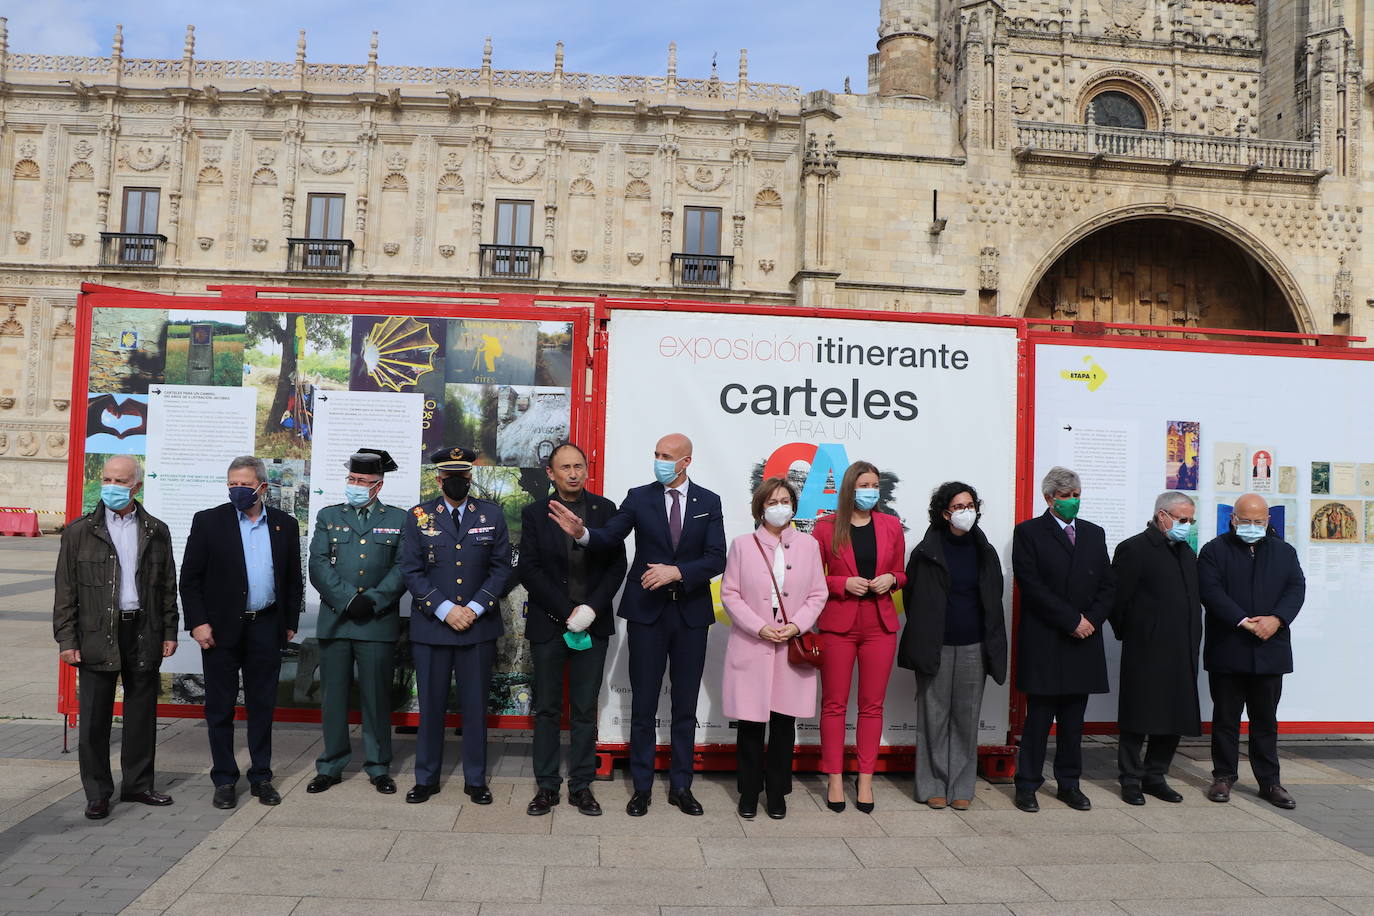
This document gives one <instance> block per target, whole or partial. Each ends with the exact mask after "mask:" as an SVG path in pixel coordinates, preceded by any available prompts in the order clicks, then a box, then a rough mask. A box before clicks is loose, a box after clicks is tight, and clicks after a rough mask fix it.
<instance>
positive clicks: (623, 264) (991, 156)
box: [0, 0, 1371, 510]
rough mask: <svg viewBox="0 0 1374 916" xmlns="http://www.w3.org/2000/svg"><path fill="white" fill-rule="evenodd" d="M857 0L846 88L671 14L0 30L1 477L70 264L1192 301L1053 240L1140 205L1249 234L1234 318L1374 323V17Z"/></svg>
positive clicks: (409, 281) (36, 424) (825, 294)
mask: <svg viewBox="0 0 1374 916" xmlns="http://www.w3.org/2000/svg"><path fill="white" fill-rule="evenodd" d="M1257 3H1267V4H1268V5H1267V7H1266V8H1264V9H1263V10H1261V9H1260V8H1259V7H1258V6H1257ZM876 6H878V7H879V8H878V9H877V10H875V12H877V13H878V17H877V19H878V30H877V31H878V34H877V43H876V48H875V52H874V54H873V55H872V56H871V57H870V60H869V86H868V91H867V92H866V93H863V94H859V93H852V92H849V91H846V92H844V93H840V94H832V93H831V92H827V91H817V92H810V93H805V94H804V93H803V92H802V91H801V90H799V89H796V88H794V87H789V86H780V85H771V84H762V83H755V82H752V81H750V80H749V77H748V59H747V55H745V54H744V53H741V55H740V60H739V69H738V73H737V75H734V77H733V79H732V80H730V81H728V82H727V81H725V80H723V79H722V78H721V77H720V76H719V75H718V74H716V73H714V72H713V73H712V74H710V75H709V76H707V77H704V78H702V77H691V78H688V77H680V76H679V75H678V73H677V65H676V59H675V51H674V50H673V49H672V48H671V47H670V48H669V50H668V55H667V61H666V68H665V72H664V74H663V75H661V76H605V75H598V74H588V73H578V72H573V71H568V70H565V69H564V66H563V64H564V54H563V48H562V45H561V44H560V45H558V46H557V47H556V49H555V51H554V55H553V67H552V69H551V70H548V71H513V70H502V69H496V68H495V67H494V66H493V58H494V54H493V50H492V48H491V46H490V43H488V45H487V47H486V49H485V51H484V54H483V57H482V60H481V61H480V65H479V66H475V67H466V68H465V67H437V68H425V67H409V66H404V65H390V64H382V63H380V61H379V55H378V44H377V40H376V37H375V35H374V38H373V41H372V44H371V47H370V49H369V52H368V54H367V58H366V61H365V62H364V63H355V64H323V63H315V62H313V61H310V60H309V59H308V56H307V49H306V41H305V35H304V33H302V35H301V38H300V41H299V42H298V44H297V47H296V54H295V58H294V60H291V61H281V62H274V61H212V60H201V59H198V58H197V57H196V56H195V41H194V37H195V36H194V32H193V31H192V30H188V32H187V37H186V43H185V50H184V54H183V57H182V58H181V59H180V60H147V59H136V58H126V57H125V56H124V39H123V35H122V33H120V32H116V35H115V38H114V42H113V44H112V47H111V53H110V54H109V56H104V57H69V56H57V55H46V54H41V53H11V52H10V51H9V48H8V39H7V36H5V34H4V32H3V28H0V170H2V171H3V173H4V174H6V175H7V176H8V183H7V185H6V188H7V189H8V193H6V194H3V195H0V222H3V225H0V442H7V443H9V444H8V446H3V447H0V448H3V449H5V450H4V451H0V481H3V482H5V483H7V484H9V488H10V490H11V492H15V493H24V494H26V496H25V498H24V499H23V500H21V501H24V502H29V503H33V504H36V505H38V506H39V507H41V508H44V509H48V510H60V508H61V505H62V497H63V492H64V486H65V475H64V456H65V449H66V439H65V435H66V431H67V419H68V414H67V413H66V410H67V409H68V404H67V400H66V399H67V398H68V397H69V395H68V394H67V392H68V390H69V384H70V378H69V377H70V371H71V362H72V353H71V335H72V331H73V329H72V326H71V320H70V314H69V313H70V311H71V306H72V305H73V303H74V301H75V296H76V291H77V289H78V287H79V285H80V283H81V282H83V281H91V282H99V283H106V284H110V285H117V286H125V287H133V288H141V289H153V290H161V291H181V292H199V291H202V290H203V289H204V287H205V286H206V285H207V284H213V283H220V284H272V285H285V284H289V283H293V282H300V283H302V284H303V285H313V286H319V285H333V286H350V287H363V288H366V287H374V288H375V287H391V288H413V289H417V290H426V289H446V290H455V289H456V290H493V289H505V290H513V291H525V292H536V293H545V294H551V293H561V294H598V293H609V294H612V295H625V296H651V297H662V296H674V295H676V296H682V297H686V298H694V299H703V298H704V299H716V300H722V301H727V300H728V301H743V302H747V303H751V304H755V305H759V306H769V305H789V304H800V305H804V306H819V307H849V308H864V309H910V310H934V311H942V312H964V313H969V312H983V313H989V314H1011V315H1019V314H1032V315H1048V316H1050V317H1065V318H1067V317H1073V316H1075V315H1078V314H1080V311H1081V309H1082V308H1083V303H1084V301H1086V299H1085V296H1086V295H1087V293H1089V292H1094V291H1095V296H1094V299H1093V301H1094V302H1095V303H1096V305H1095V306H1094V308H1095V309H1096V310H1095V311H1094V312H1093V314H1094V315H1096V316H1098V317H1104V316H1103V315H1102V314H1099V313H1100V312H1102V309H1103V308H1104V307H1103V306H1102V305H1101V303H1104V302H1108V303H1110V305H1109V306H1106V307H1105V308H1106V314H1105V317H1107V318H1112V317H1116V318H1118V319H1126V318H1127V316H1129V315H1138V314H1148V315H1150V316H1152V320H1158V321H1161V322H1165V321H1167V323H1170V324H1174V325H1183V326H1205V322H1204V321H1203V320H1202V319H1203V318H1204V317H1205V316H1206V315H1207V314H1208V311H1207V308H1206V307H1203V306H1200V305H1197V304H1196V302H1197V301H1198V298H1199V297H1198V296H1190V297H1178V296H1168V295H1166V296H1164V297H1163V298H1161V297H1160V296H1159V295H1158V293H1159V292H1160V291H1159V290H1147V289H1145V287H1147V286H1149V284H1148V283H1146V284H1144V285H1143V286H1142V285H1141V281H1140V280H1139V278H1138V277H1137V276H1136V274H1138V273H1140V271H1137V270H1132V269H1130V267H1131V265H1130V264H1126V265H1124V266H1123V265H1121V264H1117V265H1115V266H1114V267H1113V269H1112V271H1110V277H1111V278H1112V279H1110V281H1104V282H1109V283H1110V284H1115V286H1114V288H1113V289H1112V290H1110V293H1111V295H1110V296H1104V295H1102V294H1101V293H1102V290H1101V289H1100V288H1097V287H1094V286H1093V284H1092V283H1086V282H1080V281H1079V280H1078V279H1077V278H1076V275H1075V274H1074V273H1073V270H1072V266H1071V265H1070V264H1069V262H1068V261H1064V260H1063V259H1065V258H1069V259H1070V260H1074V259H1077V258H1079V257H1080V255H1081V254H1083V253H1084V252H1088V251H1093V252H1102V251H1111V252H1113V254H1112V255H1111V257H1113V258H1116V259H1117V260H1118V261H1119V260H1120V259H1121V257H1122V255H1121V254H1120V252H1122V251H1124V250H1127V249H1129V247H1130V242H1129V238H1127V239H1126V240H1125V241H1123V238H1122V236H1121V230H1120V226H1121V224H1123V223H1129V222H1133V221H1134V222H1138V223H1139V225H1142V226H1143V225H1146V222H1145V221H1155V220H1164V221H1168V222H1170V223H1177V224H1179V225H1184V226H1187V227H1189V231H1196V232H1202V233H1207V234H1209V238H1210V237H1214V238H1215V239H1216V240H1217V243H1218V244H1219V245H1220V244H1223V243H1224V244H1225V245H1229V246H1232V247H1233V248H1234V249H1235V251H1237V252H1239V253H1240V254H1239V255H1238V257H1243V258H1248V259H1250V260H1251V261H1252V262H1253V263H1254V264H1255V265H1257V268H1258V269H1259V270H1260V271H1261V272H1262V273H1263V274H1264V275H1265V276H1266V277H1267V279H1266V281H1265V285H1264V289H1265V290H1266V291H1268V292H1266V293H1265V295H1270V294H1271V293H1272V296H1273V297H1274V301H1275V302H1277V303H1278V306H1276V307H1278V308H1280V309H1284V308H1286V309H1287V313H1286V314H1284V315H1283V316H1282V317H1283V321H1281V322H1279V321H1277V320H1275V322H1269V319H1267V318H1255V317H1254V316H1250V318H1248V319H1247V316H1246V315H1245V314H1242V313H1240V312H1237V313H1236V316H1233V317H1234V321H1235V322H1236V323H1242V324H1243V323H1244V322H1245V321H1246V320H1252V321H1253V322H1255V323H1257V324H1258V325H1260V326H1270V325H1271V324H1272V326H1271V327H1270V329H1277V328H1278V327H1279V325H1283V326H1291V327H1295V328H1298V329H1300V330H1304V331H1312V332H1323V333H1331V332H1335V333H1355V334H1360V333H1366V332H1367V331H1368V330H1369V329H1370V327H1371V322H1370V319H1369V317H1368V315H1367V312H1368V302H1367V300H1366V299H1365V298H1364V297H1363V296H1362V294H1361V289H1362V282H1361V281H1362V279H1363V278H1364V277H1366V276H1369V274H1370V263H1369V257H1368V255H1366V253H1365V251H1364V248H1363V244H1362V242H1363V229H1364V217H1363V214H1364V209H1365V206H1366V203H1367V197H1368V194H1369V187H1370V182H1369V180H1368V178H1367V176H1366V174H1365V171H1364V166H1363V160H1362V157H1361V155H1360V153H1361V142H1362V136H1363V123H1364V117H1365V92H1364V87H1363V82H1362V76H1361V73H1362V61H1363V60H1364V58H1365V57H1366V56H1368V55H1369V54H1370V53H1371V49H1369V48H1366V47H1364V46H1363V44H1362V41H1363V39H1362V38H1361V36H1360V35H1358V34H1357V33H1356V32H1354V31H1352V30H1351V29H1350V28H1349V27H1347V25H1346V24H1345V20H1344V19H1342V18H1341V6H1340V4H1339V3H1337V2H1336V0H1313V2H1312V3H1309V4H1293V3H1282V2H1278V0H1206V2H1204V0H1167V2H1166V0H1005V2H998V0H960V2H955V0H881V2H880V3H879V4H876ZM2 22H3V20H0V23H2ZM1295 62H1296V65H1295ZM847 88H848V87H846V89H847ZM1121 118H1124V120H1120V119H1121ZM130 189H151V190H154V191H156V192H157V195H158V201H159V210H158V215H157V217H156V225H155V227H154V230H153V234H155V235H156V236H161V237H165V242H160V241H159V242H157V246H158V247H156V248H155V249H150V250H155V251H156V259H155V261H154V263H151V264H150V263H147V262H139V261H137V260H136V259H135V261H134V262H133V263H119V262H120V260H121V259H120V258H119V257H117V256H116V257H111V256H110V255H111V252H112V251H113V252H114V254H115V255H118V252H119V248H118V243H117V241H116V242H112V241H111V237H110V234H111V233H116V232H119V231H121V230H126V229H128V228H129V226H130V223H129V222H128V221H127V220H126V216H125V214H126V210H127V207H128V204H127V202H126V196H127V192H128V191H129V190H130ZM315 195H338V198H336V199H338V200H340V201H341V202H340V203H339V204H338V206H339V208H340V211H339V213H340V216H339V219H338V227H339V231H338V232H337V233H331V235H333V236H334V237H337V238H340V239H342V240H346V241H347V242H350V243H351V246H352V247H351V253H352V258H351V262H350V263H348V269H347V270H346V271H339V272H335V273H332V274H331V275H329V276H325V277H321V276H310V275H307V274H304V273H301V272H292V271H290V270H288V267H289V266H292V264H293V263H294V262H292V261H290V258H291V257H292V254H293V247H292V246H293V244H295V243H293V242H292V241H290V240H292V239H303V238H309V237H310V236H311V229H312V222H311V219H312V217H311V208H312V207H313V206H316V205H317V203H318V202H319V201H321V200H323V199H324V198H323V197H316V196H315ZM511 202H516V203H518V204H519V205H521V206H527V207H528V225H529V227H530V230H529V237H528V238H522V239H518V240H517V244H523V245H526V246H528V247H530V248H538V249H542V251H541V255H542V260H540V261H539V262H538V268H537V270H534V271H532V272H531V273H530V275H529V276H513V275H511V274H510V273H509V272H506V273H502V272H500V271H492V270H490V269H489V268H490V257H491V256H492V254H491V249H492V248H493V246H496V244H497V243H498V242H507V241H508V240H507V239H506V238H498V226H497V223H498V221H499V220H501V219H502V218H503V217H502V216H501V215H500V214H501V213H502V212H503V208H505V207H507V206H508V205H509V204H510V203H511ZM689 207H690V208H696V207H705V208H710V209H714V210H718V211H719V213H720V218H719V221H718V222H719V226H720V238H719V247H718V248H717V249H716V251H717V252H718V253H719V256H721V257H722V258H725V259H730V261H731V266H732V270H731V271H729V272H728V273H727V274H726V276H728V277H729V280H728V284H726V283H722V284H721V285H720V287H719V288H702V287H701V286H694V287H692V288H687V289H684V288H681V286H680V284H681V281H682V279H683V276H682V274H681V273H680V271H679V268H678V263H679V260H678V259H677V258H675V257H674V256H675V255H683V254H700V253H705V254H715V252H686V251H685V235H686V226H685V223H686V219H687V217H686V212H685V211H686V208H689ZM1109 228H1110V229H1112V231H1113V233H1114V234H1113V235H1112V236H1111V243H1110V244H1107V243H1106V242H1105V241H1104V239H1105V238H1106V236H1101V237H1098V238H1097V240H1096V241H1094V242H1093V243H1092V244H1091V245H1086V246H1085V245H1084V242H1085V240H1088V239H1090V238H1093V237H1095V236H1096V234H1098V233H1103V232H1104V231H1106V230H1108V229H1109ZM139 230H141V231H144V232H146V231H147V227H141V226H140V227H136V230H135V231H139ZM112 246H113V248H112ZM1174 250H1177V246H1175V248H1169V247H1168V246H1164V247H1159V246H1156V247H1155V248H1154V249H1152V251H1153V254H1152V255H1151V257H1153V258H1155V260H1156V261H1157V260H1158V259H1159V258H1160V257H1170V256H1172V255H1170V254H1169V252H1171V251H1174ZM1227 250H1230V249H1227ZM125 260H126V261H127V259H125ZM1074 263H1078V262H1077V261H1076V260H1075V261H1074ZM1142 263H1144V262H1142ZM102 264H104V265H107V266H101V265H102ZM296 266H299V265H296ZM1151 269H1152V270H1157V271H1159V270H1162V268H1160V266H1159V265H1158V264H1155V263H1153V262H1152V266H1151ZM1159 275H1161V276H1162V275H1163V274H1162V273H1160V274H1159ZM1169 275H1170V276H1190V277H1191V276H1195V273H1189V272H1187V271H1177V272H1173V273H1171V274H1169ZM1128 276H1129V277H1131V278H1132V279H1130V280H1129V281H1127V280H1124V279H1121V278H1123V277H1128ZM1048 279H1053V280H1054V281H1055V284H1054V285H1051V286H1044V285H1042V281H1047V280H1048ZM1061 281H1062V282H1061ZM1189 282H1191V281H1189ZM1127 283H1129V284H1135V285H1133V286H1129V288H1128V287H1127V286H1123V285H1122V284H1127ZM1225 285H1226V284H1213V286H1216V287H1222V286H1225ZM1100 286H1101V284H1098V287H1100ZM1137 287H1140V288H1139V289H1137ZM1070 288H1071V289H1070ZM1199 288H1201V287H1199ZM1212 288H1213V287H1208V289H1212ZM1061 289H1070V292H1071V293H1072V295H1068V294H1061V293H1059V292H1054V290H1061ZM1047 290H1050V292H1048V293H1047ZM1142 295H1145V296H1147V297H1148V306H1149V308H1148V309H1146V310H1144V311H1142V310H1141V309H1140V308H1137V307H1135V306H1134V305H1133V303H1139V302H1145V301H1146V299H1142V298H1141V296H1142ZM1208 295H1213V294H1212V293H1208ZM1184 302H1187V303H1192V304H1182V303H1184ZM1171 303H1172V304H1171ZM1210 307H1211V308H1212V309H1213V311H1212V314H1217V311H1216V303H1215V302H1213V303H1211V306H1210Z"/></svg>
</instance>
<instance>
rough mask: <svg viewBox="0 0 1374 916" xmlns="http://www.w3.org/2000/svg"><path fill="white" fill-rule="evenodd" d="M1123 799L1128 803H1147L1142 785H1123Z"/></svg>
mask: <svg viewBox="0 0 1374 916" xmlns="http://www.w3.org/2000/svg"><path fill="white" fill-rule="evenodd" d="M1151 794H1154V793H1151ZM1121 800H1122V801H1124V802H1125V803H1126V804H1128V805H1143V804H1145V793H1144V792H1142V791H1141V790H1140V786H1122V787H1121Z"/></svg>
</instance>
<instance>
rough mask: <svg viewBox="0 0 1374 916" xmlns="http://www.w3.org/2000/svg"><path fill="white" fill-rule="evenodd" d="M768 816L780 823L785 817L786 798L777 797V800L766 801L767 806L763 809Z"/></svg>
mask: <svg viewBox="0 0 1374 916" xmlns="http://www.w3.org/2000/svg"><path fill="white" fill-rule="evenodd" d="M764 810H766V811H767V812H768V816H769V817H771V818H772V819H773V820H775V821H780V820H782V819H783V818H785V817H787V797H786V796H783V795H779V796H778V797H777V798H770V799H768V805H767V807H766V808H765V809H764Z"/></svg>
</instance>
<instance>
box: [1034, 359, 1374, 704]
mask: <svg viewBox="0 0 1374 916" xmlns="http://www.w3.org/2000/svg"><path fill="white" fill-rule="evenodd" d="M1034 357H1035V375H1034V382H1035V387H1034V397H1035V432H1034V437H1035V438H1034V441H1035V445H1034V475H1035V476H1034V480H1033V481H1032V484H1034V485H1035V490H1036V492H1037V493H1038V481H1039V479H1040V478H1041V477H1042V476H1043V475H1044V473H1045V472H1046V471H1047V470H1048V469H1049V468H1050V467H1052V466H1054V465H1056V464H1060V465H1064V466H1066V467H1070V468H1073V469H1074V470H1076V471H1077V472H1078V473H1079V475H1080V476H1081V477H1082V479H1083V508H1082V517H1083V518H1085V519H1087V520H1089V521H1092V522H1096V523H1097V524H1099V525H1101V526H1102V527H1103V528H1105V529H1106V532H1107V549H1108V550H1109V551H1114V550H1115V548H1116V545H1117V544H1119V543H1120V542H1121V541H1122V540H1124V539H1126V538H1128V537H1130V536H1132V535H1134V534H1138V533H1139V532H1140V531H1142V530H1143V529H1144V526H1145V524H1146V522H1147V521H1148V520H1149V519H1150V517H1151V516H1152V514H1153V509H1154V500H1155V498H1156V497H1157V496H1158V495H1159V494H1160V493H1162V492H1164V491H1165V490H1180V491H1183V492H1186V493H1188V494H1189V495H1190V496H1192V497H1193V498H1194V499H1196V500H1197V520H1198V523H1199V524H1198V525H1197V527H1196V528H1195V530H1194V537H1193V540H1194V543H1193V546H1194V549H1200V548H1201V546H1202V545H1204V544H1206V543H1207V541H1209V540H1211V539H1212V538H1213V537H1215V536H1216V535H1217V533H1218V532H1223V531H1225V530H1227V528H1228V527H1229V525H1230V517H1231V508H1232V506H1233V505H1234V504H1235V501H1236V499H1237V498H1238V497H1239V496H1240V495H1242V494H1243V493H1247V492H1253V493H1259V494H1261V495H1262V496H1263V497H1264V498H1265V499H1266V500H1267V501H1268V503H1269V505H1270V522H1271V524H1272V526H1273V528H1274V529H1275V530H1276V531H1278V532H1279V534H1280V535H1281V536H1282V537H1283V538H1284V539H1285V540H1286V541H1288V542H1289V543H1290V544H1292V545H1293V546H1294V547H1295V548H1296V549H1297V551H1298V557H1299V559H1300V561H1301V563H1302V568H1303V571H1304V573H1305V575H1306V577H1307V599H1306V604H1304V606H1303V609H1302V612H1301V613H1300V614H1299V616H1298V618H1297V620H1296V621H1295V622H1294V624H1293V628H1292V639H1293V655H1294V666H1295V670H1294V673H1293V674H1291V675H1289V676H1288V677H1286V678H1285V679H1284V686H1283V703H1282V706H1281V708H1280V715H1281V720H1282V721H1284V722H1290V723H1291V722H1369V721H1371V720H1374V706H1371V700H1370V696H1371V692H1370V679H1369V673H1368V672H1369V665H1368V661H1367V660H1366V658H1365V656H1366V654H1367V653H1366V651H1365V649H1366V647H1367V646H1368V645H1369V644H1370V642H1371V640H1374V618H1371V616H1370V615H1369V614H1368V613H1366V612H1365V608H1366V607H1367V606H1368V600H1369V599H1368V596H1369V595H1370V594H1371V593H1374V427H1371V426H1370V425H1369V423H1368V422H1367V421H1366V420H1365V418H1364V417H1363V416H1362V415H1360V414H1359V413H1358V412H1357V411H1353V410H1352V409H1351V407H1352V405H1351V403H1350V402H1349V401H1347V400H1345V399H1342V398H1335V397H1331V393H1333V392H1342V391H1344V392H1354V391H1367V390H1370V388H1372V387H1374V362H1370V361H1367V360H1361V359H1335V358H1317V357H1307V356H1275V355H1253V354H1243V353H1226V352H1220V353H1219V352H1197V351H1192V352H1188V351H1179V350H1167V349H1143V348H1141V349H1137V348H1129V347H1111V346H1097V347H1092V346H1083V345H1062V344H1049V343H1039V344H1037V345H1036V347H1035V354H1034ZM1037 505H1039V506H1041V507H1042V508H1043V503H1041V502H1040V501H1039V499H1038V496H1037ZM1107 630H1108V632H1107V633H1106V634H1105V635H1106V637H1107V638H1106V640H1105V644H1106V647H1107V658H1108V665H1107V669H1108V672H1109V675H1110V679H1111V685H1112V692H1111V693H1110V694H1099V695H1096V696H1094V697H1092V699H1091V700H1090V702H1089V705H1088V716H1087V718H1088V720H1089V721H1091V722H1107V723H1114V722H1115V721H1116V711H1117V700H1116V689H1117V683H1118V675H1119V668H1120V643H1119V642H1118V641H1117V640H1116V639H1115V638H1113V636H1114V634H1112V633H1111V627H1110V624H1109V625H1108V626H1107ZM1199 696H1200V697H1201V700H1202V713H1203V719H1204V721H1206V720H1207V719H1208V718H1209V717H1210V714H1211V702H1210V698H1209V695H1208V690H1207V680H1206V673H1205V672H1203V671H1199Z"/></svg>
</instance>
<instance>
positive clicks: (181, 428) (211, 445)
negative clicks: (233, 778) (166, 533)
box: [143, 384, 257, 674]
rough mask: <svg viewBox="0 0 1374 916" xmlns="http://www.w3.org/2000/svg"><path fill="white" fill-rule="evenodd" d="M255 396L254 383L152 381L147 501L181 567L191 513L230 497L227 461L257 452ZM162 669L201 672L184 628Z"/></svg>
mask: <svg viewBox="0 0 1374 916" xmlns="http://www.w3.org/2000/svg"><path fill="white" fill-rule="evenodd" d="M256 416H257V414H256V402H255V400H254V394H253V390H252V389H251V388H235V387H231V386H227V385H158V384H155V385H152V386H150V387H149V388H148V439H147V454H146V457H145V459H144V461H145V465H144V480H143V505H144V507H145V508H146V509H147V510H148V511H149V512H150V513H151V514H152V515H153V516H154V517H155V518H159V519H161V520H162V521H164V522H166V524H167V528H168V530H170V531H171V534H172V553H173V556H174V558H175V559H176V568H177V569H178V570H180V569H181V555H182V551H183V550H185V548H186V538H187V536H188V535H189V534H190V532H191V519H192V517H193V516H194V515H195V514H196V513H197V512H199V511H200V510H202V509H208V508H210V507H211V506H217V505H219V504H220V503H223V502H225V501H227V499H228V497H229V493H228V489H227V487H226V485H225V479H226V477H227V475H228V470H229V462H231V461H233V460H234V459H235V458H237V457H239V456H240V455H251V454H253V442H254V433H256V431H257V430H256V426H257V420H256ZM162 670H163V671H166V672H179V673H186V674H199V673H200V649H199V647H198V646H197V645H196V641H195V640H194V639H192V638H191V634H190V633H188V632H186V631H185V630H184V629H182V630H180V631H179V635H178V651H177V652H176V654H174V655H173V656H172V657H171V658H168V659H165V660H164V661H163V663H162Z"/></svg>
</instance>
